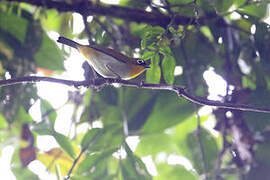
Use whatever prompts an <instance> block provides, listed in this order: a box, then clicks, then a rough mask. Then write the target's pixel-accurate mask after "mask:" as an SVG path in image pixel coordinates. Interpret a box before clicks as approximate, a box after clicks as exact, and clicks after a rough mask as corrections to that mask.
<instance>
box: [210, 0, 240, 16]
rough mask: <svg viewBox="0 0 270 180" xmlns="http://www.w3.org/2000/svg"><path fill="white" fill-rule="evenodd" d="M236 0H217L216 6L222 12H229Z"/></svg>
mask: <svg viewBox="0 0 270 180" xmlns="http://www.w3.org/2000/svg"><path fill="white" fill-rule="evenodd" d="M234 1H235V0H215V1H214V3H215V7H216V9H217V10H218V12H220V13H224V12H227V11H228V10H229V9H230V7H231V6H232V5H233V3H234Z"/></svg>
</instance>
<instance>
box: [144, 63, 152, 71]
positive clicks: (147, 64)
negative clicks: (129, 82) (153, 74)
mask: <svg viewBox="0 0 270 180" xmlns="http://www.w3.org/2000/svg"><path fill="white" fill-rule="evenodd" d="M150 64H151V61H146V62H145V65H144V68H145V69H149V68H151V67H150V66H149V65H150Z"/></svg>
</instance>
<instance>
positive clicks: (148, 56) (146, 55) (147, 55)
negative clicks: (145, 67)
mask: <svg viewBox="0 0 270 180" xmlns="http://www.w3.org/2000/svg"><path fill="white" fill-rule="evenodd" d="M154 55H155V52H153V51H145V52H144V53H143V55H142V56H141V59H144V60H147V59H151V58H152V57H153V56H154Z"/></svg>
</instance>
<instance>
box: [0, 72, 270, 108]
mask: <svg viewBox="0 0 270 180" xmlns="http://www.w3.org/2000/svg"><path fill="white" fill-rule="evenodd" d="M40 81H47V82H54V83H60V84H64V85H67V86H74V87H76V88H79V87H81V86H82V87H87V88H88V87H93V88H97V89H100V88H104V87H105V86H109V85H112V84H115V83H117V84H120V85H122V86H129V87H137V88H143V89H153V90H167V91H173V92H175V93H176V94H177V95H178V96H179V97H183V98H185V99H187V100H188V101H190V102H192V103H195V104H199V105H207V106H215V107H219V108H224V109H233V110H239V111H251V112H263V113H270V108H264V107H254V106H250V105H245V104H232V103H224V102H220V101H213V100H208V99H206V98H204V97H199V96H193V95H191V94H189V93H187V91H186V88H184V87H180V86H175V85H167V84H151V83H144V82H133V81H127V80H122V79H111V78H107V79H105V78H97V79H92V80H88V81H87V80H85V81H73V80H64V79H57V78H51V77H40V76H26V77H19V78H13V79H8V80H0V87H1V86H8V85H13V84H19V83H34V82H40Z"/></svg>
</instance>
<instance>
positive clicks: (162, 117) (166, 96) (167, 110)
mask: <svg viewBox="0 0 270 180" xmlns="http://www.w3.org/2000/svg"><path fill="white" fill-rule="evenodd" d="M168 102H169V103H168ZM192 113H193V108H192V105H191V104H190V103H188V102H187V101H185V100H183V99H181V100H179V99H178V98H177V95H176V94H174V93H172V92H165V91H163V92H162V95H159V96H158V98H157V100H156V103H155V105H154V108H153V112H152V113H151V115H150V116H149V118H148V120H147V122H146V123H145V124H144V126H143V128H142V131H143V132H145V133H146V132H148V133H150V132H151V133H153V132H161V131H163V130H164V129H166V128H169V127H171V126H173V125H176V124H178V123H180V122H182V121H184V120H185V119H186V118H187V117H189V116H190V115H191V114H192Z"/></svg>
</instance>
